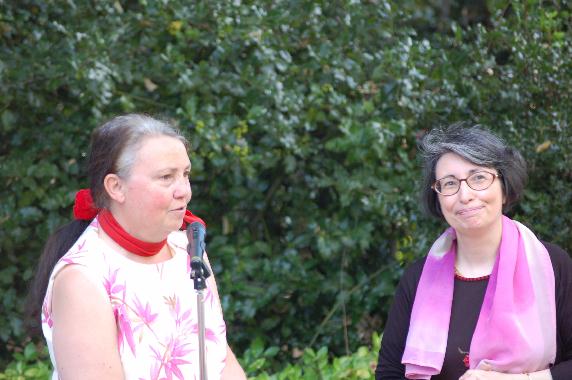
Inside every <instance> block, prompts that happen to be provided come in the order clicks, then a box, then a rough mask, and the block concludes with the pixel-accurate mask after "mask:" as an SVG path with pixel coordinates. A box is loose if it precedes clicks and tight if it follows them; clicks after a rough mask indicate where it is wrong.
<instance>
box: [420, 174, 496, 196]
mask: <svg viewBox="0 0 572 380" xmlns="http://www.w3.org/2000/svg"><path fill="white" fill-rule="evenodd" d="M483 172H484V173H487V174H490V175H492V176H493V180H492V181H491V183H490V184H489V185H488V186H487V187H485V188H484V189H480V190H477V189H473V188H472V187H471V185H469V182H467V180H468V179H469V178H470V177H472V176H474V175H475V174H477V173H483ZM447 177H453V178H455V179H456V180H457V181H459V187H458V188H457V191H455V192H454V193H453V194H443V193H441V192H440V191H439V190H437V182H439V181H440V180H442V179H445V178H447ZM500 177H502V176H501V175H500V174H498V173H491V172H489V171H486V170H478V171H476V172H473V173H472V174H471V175H469V176H468V177H466V178H457V177H455V176H454V175H446V176H445V177H442V178H439V179H436V180H435V182H433V184H432V185H431V189H433V191H435V192H436V193H437V194H439V195H442V196H444V197H450V196H453V195H455V194H457V193H458V192H459V190H461V184H462V182H463V181H465V183H466V184H467V186H469V188H470V189H471V190H474V191H485V190H486V189H488V188H489V187H491V186H492V185H493V183H494V182H495V179H497V178H500Z"/></svg>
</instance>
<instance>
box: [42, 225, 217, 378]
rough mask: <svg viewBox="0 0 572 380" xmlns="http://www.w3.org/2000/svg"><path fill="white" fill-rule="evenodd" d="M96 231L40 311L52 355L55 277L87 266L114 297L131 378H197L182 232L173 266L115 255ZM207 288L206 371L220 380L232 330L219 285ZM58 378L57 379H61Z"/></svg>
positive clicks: (173, 239)
mask: <svg viewBox="0 0 572 380" xmlns="http://www.w3.org/2000/svg"><path fill="white" fill-rule="evenodd" d="M97 227H98V224H97V219H96V220H94V222H93V223H92V224H91V225H90V227H88V229H87V230H86V232H84V234H83V235H82V236H81V237H80V238H79V239H78V243H76V244H75V245H74V246H73V247H72V248H71V249H70V251H69V252H68V253H67V254H66V255H65V256H64V257H63V258H62V259H60V261H59V263H58V264H57V265H56V268H55V269H54V272H53V273H52V277H51V279H50V284H49V286H48V292H47V295H46V299H45V300H44V306H43V309H42V327H43V330H44V335H45V337H46V341H47V343H48V348H49V349H50V351H51V352H52V353H53V346H52V327H53V323H52V320H51V314H50V309H49V306H48V305H50V304H51V302H50V301H51V300H50V297H51V287H52V285H53V277H54V276H55V274H56V273H57V272H58V271H59V270H61V269H62V268H63V267H64V266H66V265H70V264H76V265H83V266H85V267H87V268H88V269H89V270H90V272H92V273H93V274H95V275H96V276H99V278H100V279H101V285H102V288H103V289H105V291H106V293H107V295H108V297H109V302H110V304H111V306H112V310H113V313H114V317H115V321H116V325H117V339H118V342H117V344H118V348H119V353H120V356H121V361H122V364H123V368H124V373H125V378H126V379H137V380H141V379H154V380H163V379H167V380H171V379H196V378H199V368H198V319H197V312H196V294H195V291H194V288H193V282H192V280H190V278H189V272H188V260H187V258H188V255H187V253H186V244H187V242H186V237H185V235H184V233H183V232H174V233H172V234H171V235H170V236H169V239H168V243H169V244H170V245H171V247H172V248H173V249H174V251H175V252H176V254H175V256H174V257H173V259H171V260H168V261H167V262H164V263H160V264H152V265H150V264H140V263H135V262H132V261H130V260H128V259H126V258H125V257H123V256H121V255H120V254H118V253H116V252H113V251H112V250H111V248H109V247H108V246H107V245H105V244H104V243H103V242H101V241H100V240H99V238H98V236H97ZM207 284H208V287H207V289H205V292H204V298H205V303H204V305H205V341H206V343H205V345H206V352H207V369H208V374H209V379H217V378H220V374H221V372H222V369H223V368H224V363H225V360H226V346H227V343H226V326H225V323H224V320H223V317H222V313H221V306H220V301H219V299H218V296H217V295H216V291H213V287H214V286H215V285H214V281H212V280H211V279H209V280H207ZM52 357H54V356H52ZM54 364H55V363H54ZM53 376H54V377H53V378H54V379H56V378H57V373H55V372H54V375H53Z"/></svg>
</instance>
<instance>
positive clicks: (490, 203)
mask: <svg viewBox="0 0 572 380" xmlns="http://www.w3.org/2000/svg"><path fill="white" fill-rule="evenodd" d="M420 148H421V151H422V156H423V159H424V173H423V188H422V190H421V195H422V203H423V206H424V208H425V209H426V210H427V211H428V213H429V214H430V215H432V216H435V217H437V218H440V219H442V220H444V221H445V222H447V224H448V225H449V228H448V229H447V230H446V231H445V232H444V233H443V234H442V235H441V236H439V237H438V238H437V240H436V241H435V242H434V243H433V245H432V247H431V249H430V250H429V252H428V254H427V256H426V257H425V258H423V259H422V260H419V261H418V262H416V263H414V264H413V265H412V266H411V267H409V268H408V269H407V270H406V272H405V274H404V275H403V278H402V279H401V281H400V283H399V286H398V288H397V291H396V294H395V299H394V302H393V305H392V307H391V310H390V312H389V317H388V320H387V323H386V327H385V331H384V335H383V339H382V345H381V350H380V352H379V360H378V365H377V368H376V380H381V379H403V378H407V379H432V380H439V379H441V380H476V379H481V380H493V379H498V380H543V379H546V380H550V379H553V380H564V379H572V260H571V259H570V257H569V255H568V254H567V253H566V252H564V251H563V250H562V249H561V248H559V247H557V246H555V245H553V244H550V243H547V242H544V241H540V240H539V239H538V238H537V237H536V236H535V234H534V233H533V232H532V231H531V230H530V229H529V228H528V227H526V226H524V225H523V224H521V223H519V222H517V221H515V220H511V219H510V218H508V217H506V216H505V215H504V213H505V212H506V211H507V210H508V209H509V208H510V207H511V206H512V205H513V204H514V203H515V202H516V201H517V200H518V199H519V198H520V196H521V194H522V192H523V189H524V185H525V182H526V179H527V174H526V163H525V162H524V159H523V158H522V156H521V155H520V154H519V153H518V151H516V150H515V149H513V148H511V147H508V146H507V145H506V144H505V143H504V142H503V141H502V140H501V139H499V138H498V137H497V136H495V135H493V134H492V133H491V132H489V131H487V130H485V129H483V128H481V127H479V126H474V127H464V126H463V125H459V124H456V125H453V126H451V127H449V128H445V129H434V130H432V131H430V132H429V133H428V134H427V135H426V136H425V137H424V139H423V141H422V143H421V146H420Z"/></svg>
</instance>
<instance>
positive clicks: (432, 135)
mask: <svg viewBox="0 0 572 380" xmlns="http://www.w3.org/2000/svg"><path fill="white" fill-rule="evenodd" d="M419 150H420V152H421V157H422V160H423V179H422V183H421V189H420V196H421V205H422V207H423V209H424V211H425V212H426V213H428V214H429V215H431V216H434V217H437V218H443V212H442V211H441V206H440V204H439V199H438V196H437V193H435V191H434V190H433V189H432V188H431V186H432V185H433V183H434V182H435V180H436V178H435V167H436V166H437V161H438V160H439V158H441V156H443V155H444V154H445V153H455V154H457V155H459V156H461V157H462V158H464V159H465V160H467V161H469V162H471V163H473V164H475V165H479V166H485V167H488V168H492V169H495V170H496V171H497V172H498V173H499V174H500V175H501V176H500V178H499V179H500V180H501V184H502V189H503V194H504V197H505V204H504V205H503V212H506V211H508V210H509V209H510V207H512V205H514V204H515V203H516V202H517V201H518V200H519V199H520V197H521V195H522V192H523V190H524V186H525V185H526V182H527V179H528V175H527V170H526V161H525V160H524V158H523V157H522V155H521V154H520V153H519V152H518V150H516V149H514V148H512V147H509V146H508V145H507V144H506V143H505V142H504V141H503V140H502V139H501V138H499V137H498V136H496V135H495V134H493V133H492V132H491V131H489V130H488V129H485V128H483V127H482V126H480V125H473V126H467V123H455V124H452V125H450V126H448V127H445V128H434V129H432V130H431V131H429V132H428V133H427V134H426V135H425V136H424V137H423V138H422V140H421V142H420V144H419Z"/></svg>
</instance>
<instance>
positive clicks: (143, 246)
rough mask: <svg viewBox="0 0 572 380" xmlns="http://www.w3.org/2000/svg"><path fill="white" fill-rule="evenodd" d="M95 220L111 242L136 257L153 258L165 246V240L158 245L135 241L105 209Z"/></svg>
mask: <svg viewBox="0 0 572 380" xmlns="http://www.w3.org/2000/svg"><path fill="white" fill-rule="evenodd" d="M97 220H98V221H99V225H100V226H101V228H103V230H104V231H105V233H106V234H107V235H109V237H110V238H112V239H113V241H115V242H116V243H117V244H119V245H120V246H121V247H122V248H124V249H125V250H127V251H128V252H131V253H134V254H136V255H138V256H143V257H150V256H155V255H156V254H157V253H159V251H161V249H162V248H163V247H164V246H165V243H167V239H165V240H162V241H160V242H158V243H150V242H146V241H143V240H139V239H137V238H136V237H134V236H132V235H131V234H129V233H128V232H127V231H125V230H124V229H123V227H121V225H120V224H119V223H118V222H117V220H116V219H115V218H114V217H113V215H112V214H111V212H109V210H107V209H103V210H101V211H100V212H99V214H98V217H97Z"/></svg>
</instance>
